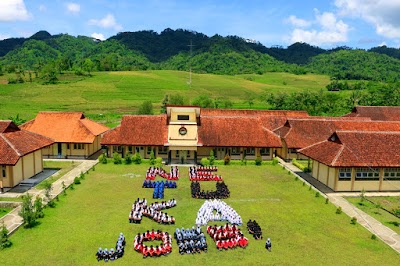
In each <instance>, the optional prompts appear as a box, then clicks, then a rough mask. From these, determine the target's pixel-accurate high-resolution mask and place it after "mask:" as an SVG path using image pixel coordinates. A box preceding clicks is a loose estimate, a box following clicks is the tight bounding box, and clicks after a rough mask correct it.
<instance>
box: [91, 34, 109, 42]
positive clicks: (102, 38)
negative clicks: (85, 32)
mask: <svg viewBox="0 0 400 266" xmlns="http://www.w3.org/2000/svg"><path fill="white" fill-rule="evenodd" d="M90 36H91V37H93V38H95V39H99V40H100V41H104V40H105V39H106V37H104V35H103V34H102V33H97V32H93V33H92V35H90Z"/></svg>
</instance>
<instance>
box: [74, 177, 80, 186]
mask: <svg viewBox="0 0 400 266" xmlns="http://www.w3.org/2000/svg"><path fill="white" fill-rule="evenodd" d="M80 183H81V180H80V179H79V177H75V178H74V184H75V185H79V184H80Z"/></svg>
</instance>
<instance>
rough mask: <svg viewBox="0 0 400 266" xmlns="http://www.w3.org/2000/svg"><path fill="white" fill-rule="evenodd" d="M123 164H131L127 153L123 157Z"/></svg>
mask: <svg viewBox="0 0 400 266" xmlns="http://www.w3.org/2000/svg"><path fill="white" fill-rule="evenodd" d="M124 163H125V164H131V163H132V155H131V154H130V153H129V152H128V153H127V154H126V155H125V158H124Z"/></svg>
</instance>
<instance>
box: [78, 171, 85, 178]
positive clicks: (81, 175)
mask: <svg viewBox="0 0 400 266" xmlns="http://www.w3.org/2000/svg"><path fill="white" fill-rule="evenodd" d="M79 179H82V180H83V179H85V174H84V173H83V172H81V174H80V175H79Z"/></svg>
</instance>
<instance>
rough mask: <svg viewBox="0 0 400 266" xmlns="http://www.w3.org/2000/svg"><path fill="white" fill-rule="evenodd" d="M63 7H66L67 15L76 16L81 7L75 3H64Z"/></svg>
mask: <svg viewBox="0 0 400 266" xmlns="http://www.w3.org/2000/svg"><path fill="white" fill-rule="evenodd" d="M65 5H66V7H67V11H68V13H71V14H75V15H76V14H79V12H80V11H81V6H80V5H79V4H77V3H66V4H65Z"/></svg>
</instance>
